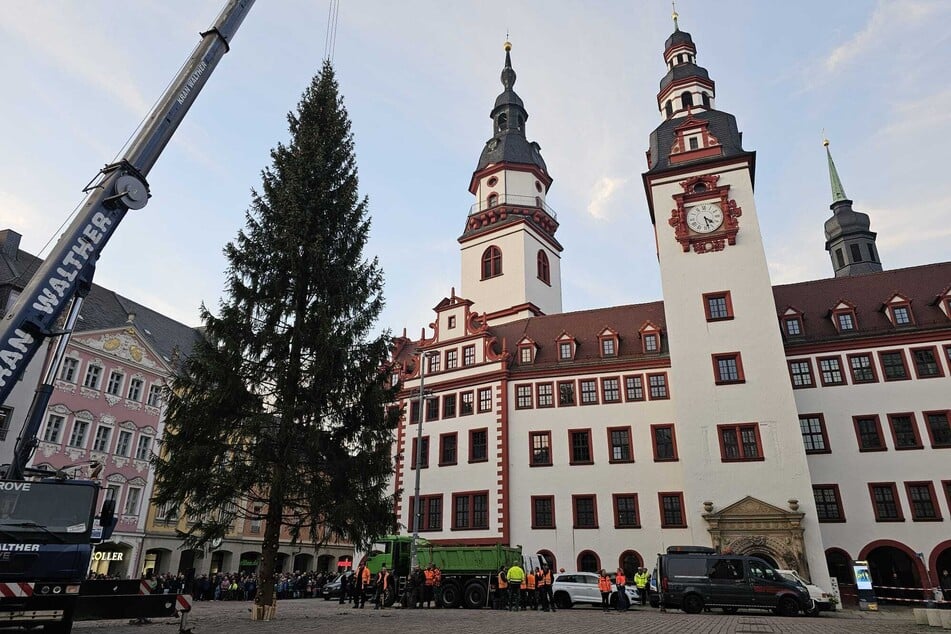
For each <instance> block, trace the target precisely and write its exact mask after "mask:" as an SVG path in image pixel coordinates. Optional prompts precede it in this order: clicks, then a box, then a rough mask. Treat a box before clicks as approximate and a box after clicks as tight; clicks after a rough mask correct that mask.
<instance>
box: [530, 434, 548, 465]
mask: <svg viewBox="0 0 951 634" xmlns="http://www.w3.org/2000/svg"><path fill="white" fill-rule="evenodd" d="M536 437H538V438H547V439H548V462H535V438H536ZM553 451H554V447H553V446H552V443H551V430H550V429H545V430H540V431H530V432H528V466H529V467H550V466H552V460H553V456H552V453H553Z"/></svg>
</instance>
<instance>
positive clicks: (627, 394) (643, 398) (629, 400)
mask: <svg viewBox="0 0 951 634" xmlns="http://www.w3.org/2000/svg"><path fill="white" fill-rule="evenodd" d="M628 379H635V380H636V379H640V383H641V385H640V390H641V397H640V398H631V397H630V391H629V390H634V393H635V394H636V393H637V389H638V388H637V385H636V384H635V385H634V387H632V388H629V387H628V385H627V382H628ZM646 400H647V392H646V391H645V390H644V375H643V374H627V375H625V376H624V402H625V403H638V402H640V401H646Z"/></svg>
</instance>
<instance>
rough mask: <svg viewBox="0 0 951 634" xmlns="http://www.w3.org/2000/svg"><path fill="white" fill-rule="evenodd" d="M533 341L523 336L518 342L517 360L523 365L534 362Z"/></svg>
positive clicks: (534, 349)
mask: <svg viewBox="0 0 951 634" xmlns="http://www.w3.org/2000/svg"><path fill="white" fill-rule="evenodd" d="M536 349H537V348H536V347H535V342H534V341H532V340H531V339H530V338H528V337H525V338H523V339H522V340H521V341H519V342H518V362H519V363H521V364H523V365H530V364H532V363H534V362H535V351H536Z"/></svg>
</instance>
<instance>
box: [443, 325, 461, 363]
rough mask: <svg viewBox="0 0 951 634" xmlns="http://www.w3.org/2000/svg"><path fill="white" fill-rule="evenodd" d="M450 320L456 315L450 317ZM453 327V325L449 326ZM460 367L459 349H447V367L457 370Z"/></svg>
mask: <svg viewBox="0 0 951 634" xmlns="http://www.w3.org/2000/svg"><path fill="white" fill-rule="evenodd" d="M449 319H450V320H454V319H455V317H450V318H449ZM449 327H450V328H452V327H453V326H451V325H450V326H449ZM458 367H459V349H458V348H453V349H451V350H446V369H447V370H455V369H456V368H458Z"/></svg>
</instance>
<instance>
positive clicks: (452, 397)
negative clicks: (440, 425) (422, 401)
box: [442, 394, 459, 419]
mask: <svg viewBox="0 0 951 634" xmlns="http://www.w3.org/2000/svg"><path fill="white" fill-rule="evenodd" d="M450 403H452V407H451V408H450V407H449V404H450ZM458 409H459V396H458V395H456V394H444V395H443V397H442V417H443V418H444V419H446V418H455V417H456V412H457V411H458Z"/></svg>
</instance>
